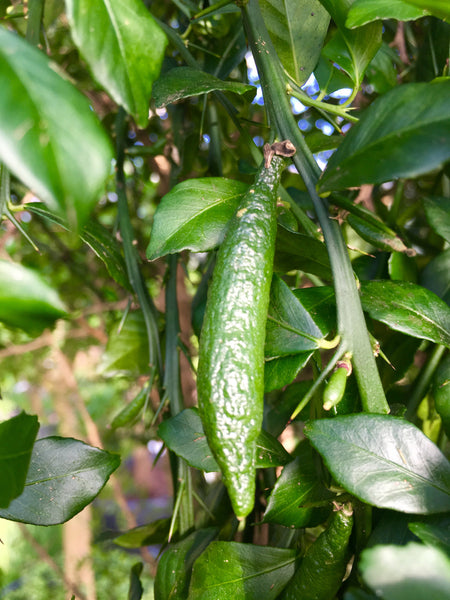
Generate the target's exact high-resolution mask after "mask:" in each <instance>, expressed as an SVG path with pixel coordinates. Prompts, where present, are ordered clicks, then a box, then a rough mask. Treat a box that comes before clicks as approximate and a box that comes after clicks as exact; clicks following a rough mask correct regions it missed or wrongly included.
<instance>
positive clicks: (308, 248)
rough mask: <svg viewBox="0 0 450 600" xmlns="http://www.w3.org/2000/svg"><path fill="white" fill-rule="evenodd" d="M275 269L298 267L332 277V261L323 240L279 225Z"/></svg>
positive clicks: (286, 269) (287, 269)
mask: <svg viewBox="0 0 450 600" xmlns="http://www.w3.org/2000/svg"><path fill="white" fill-rule="evenodd" d="M273 268H274V271H278V272H281V273H283V272H288V271H292V269H298V270H300V271H304V272H305V273H312V274H314V275H317V276H318V277H323V278H324V279H328V278H331V271H330V261H329V258H328V253H327V249H326V246H325V244H324V243H323V242H320V241H319V240H316V239H315V238H312V237H310V236H309V235H304V234H302V233H294V232H293V231H290V230H289V229H285V228H284V227H280V226H279V227H278V231H277V241H276V247H275V263H274V266H273Z"/></svg>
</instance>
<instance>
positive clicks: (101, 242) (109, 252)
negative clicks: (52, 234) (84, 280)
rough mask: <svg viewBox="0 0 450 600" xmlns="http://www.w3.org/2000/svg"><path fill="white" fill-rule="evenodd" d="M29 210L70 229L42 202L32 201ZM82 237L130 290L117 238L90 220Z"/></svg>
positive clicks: (28, 206) (84, 228)
mask: <svg viewBox="0 0 450 600" xmlns="http://www.w3.org/2000/svg"><path fill="white" fill-rule="evenodd" d="M26 209H27V211H29V212H31V213H33V214H35V215H38V216H39V217H42V218H44V219H47V220H49V221H50V222H52V223H55V224H57V225H59V226H60V227H62V228H63V229H65V230H69V229H70V228H69V225H68V223H67V222H66V221H65V220H64V219H62V218H61V217H59V216H58V215H55V214H54V213H52V212H51V211H49V210H48V208H47V207H46V206H45V204H42V202H30V203H28V204H27V206H26ZM80 238H81V239H82V240H83V241H84V242H85V243H86V244H87V245H88V246H89V247H90V248H91V249H92V250H93V251H94V252H95V254H96V255H97V256H98V258H99V259H100V260H101V261H102V262H103V263H104V265H105V267H106V268H107V270H108V273H109V274H110V275H111V277H112V278H113V279H114V280H115V281H116V282H117V283H118V284H119V285H121V286H122V287H123V288H125V289H127V290H130V289H131V286H130V283H129V281H128V275H127V268H126V265H125V260H124V258H123V256H122V253H121V251H120V247H119V243H118V241H117V239H116V238H115V237H114V236H113V235H112V234H111V233H110V232H109V231H108V230H107V229H106V228H105V227H103V226H102V225H100V223H98V222H97V221H94V220H90V221H88V222H87V223H86V225H85V226H84V227H83V229H82V230H81V232H80Z"/></svg>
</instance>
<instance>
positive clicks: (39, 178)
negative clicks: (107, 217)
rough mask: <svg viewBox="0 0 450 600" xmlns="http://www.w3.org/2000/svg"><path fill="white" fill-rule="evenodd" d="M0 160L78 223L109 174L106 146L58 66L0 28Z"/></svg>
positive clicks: (96, 123) (94, 120) (109, 156)
mask: <svg viewBox="0 0 450 600" xmlns="http://www.w3.org/2000/svg"><path fill="white" fill-rule="evenodd" d="M0 89H1V90H2V94H1V95H0V140H1V143H0V161H3V162H4V163H5V165H6V166H7V167H8V169H9V170H10V171H11V172H12V173H14V175H15V176H16V177H18V178H19V179H21V180H22V181H23V182H24V184H25V185H27V186H28V187H29V188H31V189H32V190H33V191H34V192H35V193H36V194H37V195H38V196H39V197H40V198H41V199H42V200H44V201H45V202H46V203H47V204H48V205H49V207H50V208H51V209H52V210H54V211H56V212H59V213H60V214H61V213H62V214H63V215H65V216H66V217H67V218H68V219H69V221H70V222H71V223H72V224H75V223H76V224H77V225H78V226H79V227H80V226H81V225H82V224H83V223H85V222H86V220H87V218H88V216H89V213H90V212H91V210H92V208H93V207H94V206H95V204H96V203H97V202H98V200H99V197H100V195H101V193H102V191H103V188H104V185H105V181H106V178H107V177H108V176H109V172H110V168H111V159H112V148H111V144H110V142H109V139H108V138H107V136H106V134H105V132H104V131H103V129H102V128H101V126H100V123H99V121H98V119H97V117H96V116H95V114H94V113H93V112H92V110H91V109H90V107H89V104H88V102H87V100H86V98H85V97H84V96H82V94H80V92H78V91H77V90H76V89H75V88H74V87H73V86H72V85H71V84H70V83H69V82H68V81H67V80H66V79H64V78H63V77H62V76H61V75H60V74H59V70H58V67H57V66H56V65H54V64H53V63H51V62H50V61H49V60H48V58H47V57H46V56H45V55H44V54H43V53H42V52H40V51H39V50H37V49H36V48H33V47H31V46H30V45H29V44H27V43H26V42H25V41H24V40H22V39H21V38H20V37H19V36H18V35H14V34H13V33H11V32H9V31H7V30H6V29H5V28H3V27H1V28H0Z"/></svg>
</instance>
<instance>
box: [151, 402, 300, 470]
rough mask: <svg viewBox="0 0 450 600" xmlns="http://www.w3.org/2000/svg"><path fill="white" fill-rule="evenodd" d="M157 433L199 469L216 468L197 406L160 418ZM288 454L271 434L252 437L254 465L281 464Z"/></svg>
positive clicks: (178, 453) (217, 467) (263, 466)
mask: <svg viewBox="0 0 450 600" xmlns="http://www.w3.org/2000/svg"><path fill="white" fill-rule="evenodd" d="M158 435H159V436H160V437H161V439H162V440H163V441H164V443H165V444H166V445H167V447H168V448H169V449H170V450H172V452H175V454H177V455H178V456H181V458H184V460H185V461H186V462H187V463H188V465H190V466H191V467H194V468H196V469H201V470H202V471H206V472H211V471H220V469H219V466H218V464H217V463H216V461H215V459H214V457H213V454H212V451H211V449H210V447H209V445H208V442H207V440H206V435H205V432H204V429H203V425H202V422H201V419H200V416H199V413H198V409H197V408H187V409H185V410H183V411H181V412H180V413H178V414H177V415H176V416H175V417H171V418H170V419H167V420H166V421H163V422H162V423H161V425H160V426H159V428H158ZM290 460H291V457H290V455H289V454H288V453H287V452H286V450H285V449H284V448H283V446H282V445H281V444H280V442H278V440H276V439H275V438H274V437H272V436H271V435H269V434H268V433H266V432H265V431H261V432H260V434H259V436H258V438H257V440H256V467H257V468H259V469H262V468H267V467H275V466H280V465H285V464H286V463H287V462H289V461H290Z"/></svg>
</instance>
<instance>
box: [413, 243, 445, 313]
mask: <svg viewBox="0 0 450 600" xmlns="http://www.w3.org/2000/svg"><path fill="white" fill-rule="evenodd" d="M449 273H450V248H447V250H444V252H441V253H440V254H438V255H437V256H435V257H434V258H433V259H432V260H430V262H429V263H428V264H427V266H426V267H425V269H424V270H423V271H422V273H421V274H420V284H421V285H423V287H426V288H427V289H428V290H431V291H432V292H434V293H435V294H436V296H439V298H442V300H443V301H444V302H445V303H446V304H447V305H450V278H449V276H448V274H449Z"/></svg>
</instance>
